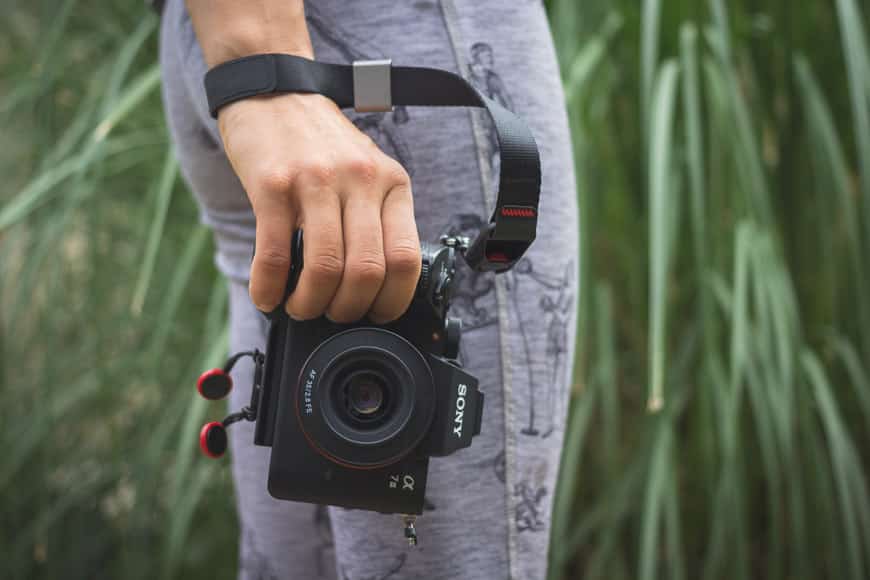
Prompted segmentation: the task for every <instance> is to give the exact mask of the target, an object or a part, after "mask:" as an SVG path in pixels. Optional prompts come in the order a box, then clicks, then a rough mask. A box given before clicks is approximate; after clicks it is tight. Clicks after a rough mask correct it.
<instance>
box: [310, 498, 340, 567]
mask: <svg viewBox="0 0 870 580" xmlns="http://www.w3.org/2000/svg"><path fill="white" fill-rule="evenodd" d="M314 529H315V531H316V532H317V535H318V536H319V538H320V541H319V542H318V544H317V548H316V560H317V577H318V578H325V577H326V574H327V572H328V571H329V570H330V561H331V560H332V559H333V558H334V548H335V541H334V540H333V538H332V526H330V525H329V511H328V510H327V508H326V506H325V505H318V506H316V507H315V509H314Z"/></svg>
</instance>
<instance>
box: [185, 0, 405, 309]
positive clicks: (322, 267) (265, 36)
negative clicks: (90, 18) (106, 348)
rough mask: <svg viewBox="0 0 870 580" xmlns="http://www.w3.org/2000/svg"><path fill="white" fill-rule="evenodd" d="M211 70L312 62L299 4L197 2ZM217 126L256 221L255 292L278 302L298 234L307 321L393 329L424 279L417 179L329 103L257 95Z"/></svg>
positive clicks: (296, 305)
mask: <svg viewBox="0 0 870 580" xmlns="http://www.w3.org/2000/svg"><path fill="white" fill-rule="evenodd" d="M186 3H187V8H188V11H189V13H190V17H191V21H192V23H193V28H194V30H195V32H196V36H197V39H198V40H199V43H200V45H201V47H202V51H203V56H204V57H205V61H206V64H208V66H209V67H212V66H215V65H217V64H220V63H222V62H225V61H228V60H231V59H234V58H239V57H242V56H246V55H250V54H258V53H266V52H282V53H287V54H296V55H299V56H304V57H307V58H312V57H313V50H312V47H311V40H310V37H309V34H308V28H307V25H306V23H305V14H304V7H303V2H302V1H300V0H255V1H253V0H252V1H248V2H238V0H186ZM218 128H219V130H220V135H221V139H222V140H223V144H224V149H225V150H226V154H227V158H228V159H229V161H230V163H231V164H232V167H233V169H234V170H235V172H236V174H237V175H238V177H239V179H240V181H241V182H242V185H243V187H244V189H245V192H246V193H247V195H248V199H249V200H250V202H251V207H252V208H253V211H254V215H255V217H256V221H257V232H256V251H255V254H254V259H253V261H252V263H251V279H250V284H249V288H248V289H249V293H250V295H251V300H252V301H253V303H254V304H255V305H256V306H257V308H259V309H260V310H263V311H271V310H272V309H274V308H275V307H276V306H278V305H279V303H280V301H281V298H282V296H283V293H284V286H285V284H286V281H287V272H288V270H289V267H290V240H291V235H292V232H293V230H294V229H296V228H297V227H299V228H302V229H303V230H304V232H305V254H304V262H305V267H304V268H303V270H302V274H301V276H300V279H299V283H298V285H297V287H296V290H295V291H294V292H293V294H292V295H291V296H290V298H289V300H288V301H287V303H286V304H285V309H286V310H287V313H288V314H289V315H290V316H291V317H293V318H295V319H298V320H307V319H311V318H316V317H318V316H320V315H322V314H326V316H327V317H329V318H330V319H332V320H334V321H336V322H353V321H355V320H358V319H360V318H361V317H362V316H364V315H366V314H368V316H369V318H370V319H371V320H373V321H374V322H378V323H384V322H388V321H390V320H393V319H395V318H398V317H399V316H401V315H402V314H403V313H404V312H405V310H407V308H408V305H409V304H410V302H411V299H412V297H413V294H414V289H415V287H416V284H417V279H418V278H419V275H420V268H421V260H420V241H419V236H418V233H417V226H416V223H415V221H414V204H413V197H412V193H411V182H410V178H409V177H408V174H407V172H406V171H405V170H404V168H402V166H401V165H400V164H399V163H398V162H397V161H395V160H393V159H392V158H390V157H388V156H387V155H386V154H384V153H383V152H382V151H381V150H380V149H379V148H378V146H377V145H376V144H375V143H374V142H373V141H372V140H371V139H370V138H369V137H368V136H367V135H366V134H364V133H362V132H361V131H360V130H359V129H357V128H356V127H355V126H354V125H353V124H352V123H351V122H350V121H349V120H348V118H347V117H345V116H344V114H342V112H341V111H340V110H339V108H338V107H337V106H336V105H335V103H334V102H332V101H331V100H329V99H328V98H326V97H323V96H321V95H313V94H298V93H296V94H283V95H271V96H261V97H254V98H248V99H244V100H241V101H236V102H234V103H232V104H230V105H227V106H225V107H223V108H222V109H221V110H220V112H219V114H218Z"/></svg>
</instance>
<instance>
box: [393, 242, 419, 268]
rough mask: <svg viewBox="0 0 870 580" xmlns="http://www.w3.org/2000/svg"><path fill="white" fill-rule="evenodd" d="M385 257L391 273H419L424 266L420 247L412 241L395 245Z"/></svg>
mask: <svg viewBox="0 0 870 580" xmlns="http://www.w3.org/2000/svg"><path fill="white" fill-rule="evenodd" d="M385 258H386V263H387V271H388V272H389V273H390V274H391V275H392V274H396V275H398V276H414V275H419V273H420V268H422V258H421V257H420V247H419V246H418V245H417V244H416V243H413V242H410V241H409V242H405V243H399V244H396V245H394V246H393V247H392V248H390V249H389V250H388V251H387V254H386V256H385Z"/></svg>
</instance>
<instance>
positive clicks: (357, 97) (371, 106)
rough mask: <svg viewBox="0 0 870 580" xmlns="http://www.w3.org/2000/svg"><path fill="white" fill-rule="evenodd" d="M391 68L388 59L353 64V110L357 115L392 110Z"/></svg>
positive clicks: (359, 61)
mask: <svg viewBox="0 0 870 580" xmlns="http://www.w3.org/2000/svg"><path fill="white" fill-rule="evenodd" d="M392 66H393V61H392V60H390V59H386V60H355V61H354V62H353V108H354V110H356V111H357V112H358V113H374V112H387V111H392V110H393V89H392V81H391V78H390V77H391V75H390V71H391V69H392Z"/></svg>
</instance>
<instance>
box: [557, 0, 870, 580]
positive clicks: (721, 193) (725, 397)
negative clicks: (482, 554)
mask: <svg viewBox="0 0 870 580" xmlns="http://www.w3.org/2000/svg"><path fill="white" fill-rule="evenodd" d="M549 5H550V11H551V15H552V21H553V22H554V23H555V29H556V32H557V35H556V40H557V45H558V46H557V48H558V52H559V56H560V58H561V62H562V65H563V72H564V77H565V82H566V92H567V95H568V99H569V113H570V115H571V121H572V125H573V129H574V136H575V145H576V147H575V151H576V163H577V167H578V172H579V177H580V179H579V183H580V186H579V187H580V191H579V195H580V199H581V207H582V211H584V212H585V213H586V216H584V219H583V224H584V229H583V231H582V232H581V236H582V246H583V250H584V257H585V259H586V263H587V265H586V269H585V270H584V272H583V276H582V282H581V283H582V285H583V286H582V289H581V292H582V294H583V295H584V300H583V301H582V302H581V305H582V312H581V315H580V319H581V333H582V334H583V335H584V336H585V339H584V340H582V341H581V342H580V347H579V352H578V368H577V371H576V372H577V380H578V389H577V392H576V393H575V401H574V409H573V415H572V421H571V423H570V426H569V431H568V437H567V443H566V448H565V452H564V463H563V468H562V473H561V480H560V487H559V490H558V495H557V498H556V508H555V513H554V515H553V518H554V535H553V540H552V545H551V562H552V570H551V575H550V576H551V578H552V579H556V578H581V577H582V578H607V579H618V578H642V579H653V578H673V579H682V578H711V579H712V578H850V579H855V580H857V579H859V578H866V577H868V575H870V526H868V522H870V496H868V489H867V479H866V469H867V459H868V457H867V456H868V445H867V443H866V442H867V441H868V436H870V431H868V428H870V421H868V412H870V406H868V400H870V383H868V381H867V365H868V361H870V337H868V333H870V318H868V308H870V297H868V294H867V284H868V279H867V277H866V272H867V264H868V256H870V235H868V225H870V221H868V217H870V216H868V214H867V208H868V207H870V195H868V191H870V172H868V170H867V167H868V165H867V163H868V161H867V154H868V151H870V141H868V139H870V137H868V135H870V129H868V126H867V123H868V115H870V65H868V53H867V45H866V38H865V30H866V24H867V20H866V17H867V14H866V13H862V11H861V9H860V8H859V6H858V5H857V3H856V2H854V1H853V0H831V1H822V0H816V1H813V2H804V3H801V4H800V10H799V11H797V10H795V8H796V5H793V4H788V3H780V2H728V3H726V2H724V1H722V0H710V1H709V2H681V1H666V0H665V1H660V0H644V1H643V2H639V3H638V2H628V1H616V2H614V1H607V2H605V1H603V0H599V1H595V0H586V1H585V2H583V3H582V4H580V6H582V8H578V4H577V3H574V2H571V1H570V0H554V1H553V2H550V3H549ZM865 9H866V8H865ZM584 16H585V17H587V18H588V19H589V20H588V21H587V22H585V23H583V25H582V26H580V27H577V28H576V30H578V31H579V34H574V35H571V30H570V29H571V26H572V24H566V23H565V21H566V20H572V19H573V22H576V19H577V18H583V17H584ZM613 22H618V23H619V26H618V27H614V26H612V23H613ZM822 39H828V40H829V42H825V41H823V40H822ZM837 39H839V41H837ZM590 55H594V59H591V58H590ZM578 70H580V71H582V75H580V74H577V71H578ZM638 95H639V98H638ZM638 231H640V232H645V235H644V236H643V237H641V238H640V239H641V240H645V243H643V244H641V243H638V237H637V235H636V232H638ZM614 361H615V362H614ZM614 399H617V400H618V401H619V402H618V404H617V405H614V403H613V402H612V401H613V400H614ZM614 408H617V409H618V412H615V411H614Z"/></svg>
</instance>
